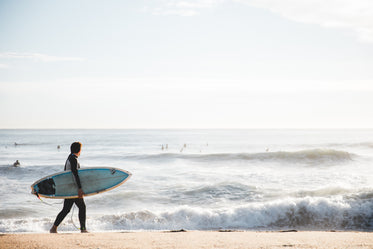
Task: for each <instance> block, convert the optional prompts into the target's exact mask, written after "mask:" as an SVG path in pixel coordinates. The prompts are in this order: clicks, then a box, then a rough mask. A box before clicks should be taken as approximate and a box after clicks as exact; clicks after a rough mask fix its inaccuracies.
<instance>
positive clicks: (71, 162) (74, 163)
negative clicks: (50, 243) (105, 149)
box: [50, 142, 88, 233]
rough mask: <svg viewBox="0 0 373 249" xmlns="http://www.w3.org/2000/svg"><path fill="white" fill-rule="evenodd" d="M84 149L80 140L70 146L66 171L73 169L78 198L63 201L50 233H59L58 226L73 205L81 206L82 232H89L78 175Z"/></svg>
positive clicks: (80, 220)
mask: <svg viewBox="0 0 373 249" xmlns="http://www.w3.org/2000/svg"><path fill="white" fill-rule="evenodd" d="M81 149H82V144H81V143H80V142H74V143H72V144H71V146H70V151H71V154H70V155H69V157H68V158H67V160H66V163H65V169H64V170H65V171H66V170H71V172H72V173H73V175H74V179H75V183H76V185H77V189H78V196H79V197H78V198H74V199H65V201H64V203H63V209H62V211H61V212H60V213H59V214H58V215H57V217H56V220H55V222H54V224H53V227H52V228H51V229H50V233H57V227H58V226H59V225H60V223H61V222H62V221H63V219H64V218H65V217H66V215H67V214H68V213H69V212H70V210H71V208H72V206H73V205H74V203H75V205H76V206H77V207H78V208H79V222H80V231H81V232H82V233H88V231H87V229H86V227H85V220H86V207H85V203H84V199H83V195H84V192H83V190H82V185H81V183H80V178H79V175H78V169H79V168H80V164H79V162H78V157H79V156H80V152H81Z"/></svg>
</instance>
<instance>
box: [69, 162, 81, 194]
mask: <svg viewBox="0 0 373 249" xmlns="http://www.w3.org/2000/svg"><path fill="white" fill-rule="evenodd" d="M70 164H71V172H72V173H73V175H74V177H75V182H76V184H77V185H78V188H82V185H81V184H80V178H79V175H78V160H76V158H74V157H71V159H70Z"/></svg>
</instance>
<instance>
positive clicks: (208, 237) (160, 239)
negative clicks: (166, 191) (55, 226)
mask: <svg viewBox="0 0 373 249" xmlns="http://www.w3.org/2000/svg"><path fill="white" fill-rule="evenodd" d="M0 248H1V249H8V248H9V249H10V248H12V249H13V248H30V249H31V248H32V249H36V248H38V249H40V248H48V249H66V248H69V249H71V248H92V249H97V248H146V249H147V248H328V249H330V248H373V233H369V232H308V231H307V232H252V231H249V232H248V231H244V232H241V231H235V232H219V231H188V232H160V231H157V232H108V233H89V234H80V233H60V234H48V233H46V234H0Z"/></svg>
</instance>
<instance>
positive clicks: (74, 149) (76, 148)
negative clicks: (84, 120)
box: [70, 142, 82, 153]
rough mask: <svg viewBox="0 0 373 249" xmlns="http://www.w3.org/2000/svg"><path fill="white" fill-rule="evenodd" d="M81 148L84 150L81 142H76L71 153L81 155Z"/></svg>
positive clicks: (71, 148) (72, 145)
mask: <svg viewBox="0 0 373 249" xmlns="http://www.w3.org/2000/svg"><path fill="white" fill-rule="evenodd" d="M81 148H82V144H81V143H80V142H74V143H72V144H71V146H70V151H71V153H79V151H80V149H81Z"/></svg>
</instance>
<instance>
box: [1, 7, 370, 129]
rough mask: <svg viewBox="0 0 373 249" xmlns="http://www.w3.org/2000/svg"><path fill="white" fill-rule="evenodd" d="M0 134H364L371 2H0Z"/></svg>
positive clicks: (367, 114) (367, 119)
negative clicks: (220, 131) (58, 131)
mask: <svg viewBox="0 0 373 249" xmlns="http://www.w3.org/2000/svg"><path fill="white" fill-rule="evenodd" d="M0 128H373V1H371V0H281V1H279V0H194V1H192V0H180V1H178V0H136V1H129V0H127V1H126V0H122V1H119V0H117V1H114V0H105V1H103V0H100V1H98V0H86V1H79V0H64V1H34V0H25V1H18V0H9V1H5V0H0Z"/></svg>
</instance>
